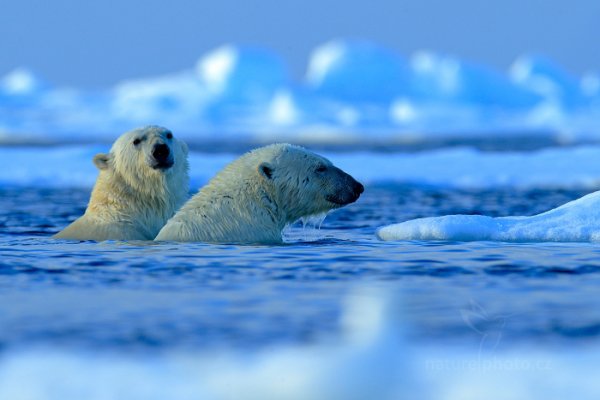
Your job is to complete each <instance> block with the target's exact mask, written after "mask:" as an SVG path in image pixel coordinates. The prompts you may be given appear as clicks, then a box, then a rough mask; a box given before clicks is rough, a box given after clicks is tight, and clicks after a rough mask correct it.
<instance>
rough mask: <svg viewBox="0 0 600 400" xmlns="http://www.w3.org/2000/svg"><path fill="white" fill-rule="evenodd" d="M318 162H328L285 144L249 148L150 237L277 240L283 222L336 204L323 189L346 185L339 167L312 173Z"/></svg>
mask: <svg viewBox="0 0 600 400" xmlns="http://www.w3.org/2000/svg"><path fill="white" fill-rule="evenodd" d="M319 165H326V166H328V167H332V164H331V162H330V161H329V160H327V159H325V158H323V157H321V156H319V155H317V154H314V153H311V152H309V151H307V150H305V149H303V148H301V147H297V146H292V145H289V144H274V145H270V146H266V147H261V148H259V149H256V150H253V151H251V152H249V153H247V154H245V155H243V156H242V157H240V158H238V159H237V160H235V161H233V162H232V163H231V164H229V165H227V166H226V167H225V168H224V169H223V170H222V171H221V172H219V173H218V174H217V175H216V176H215V177H214V178H213V179H212V180H211V181H210V182H209V183H208V185H206V186H205V187H203V188H202V189H201V190H200V191H199V192H198V193H197V194H196V195H195V196H194V197H192V198H191V199H190V200H189V201H188V202H187V203H186V204H185V205H184V206H183V207H182V209H181V210H179V211H178V212H177V214H175V216H174V217H173V218H171V220H169V222H168V223H167V224H166V225H165V227H164V228H163V229H162V230H161V231H160V233H159V234H158V236H157V237H156V240H172V241H201V242H209V243H265V244H266V243H281V242H282V235H281V233H282V230H283V228H284V227H285V226H286V225H288V224H290V223H293V222H295V221H297V220H298V219H299V218H300V217H303V216H307V215H313V214H319V213H323V212H325V211H328V210H331V209H333V208H338V207H340V205H337V204H334V203H332V202H330V201H328V200H327V199H326V198H325V197H326V195H328V194H335V193H337V192H339V191H343V190H349V189H348V188H346V187H343V185H344V183H347V181H344V178H343V176H342V175H341V174H342V172H341V171H339V170H337V171H335V170H333V169H330V170H329V171H328V172H326V173H317V172H316V171H315V169H316V167H317V166H319ZM264 168H268V169H267V170H265V169H264ZM265 171H270V172H271V176H270V177H269V176H268V175H267V174H265Z"/></svg>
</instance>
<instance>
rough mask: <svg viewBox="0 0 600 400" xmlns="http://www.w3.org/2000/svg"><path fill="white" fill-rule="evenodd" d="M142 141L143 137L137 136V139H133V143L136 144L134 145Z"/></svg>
mask: <svg viewBox="0 0 600 400" xmlns="http://www.w3.org/2000/svg"><path fill="white" fill-rule="evenodd" d="M141 142H142V139H139V138H136V139H135V140H134V141H133V145H134V146H137V145H138V144H140V143H141Z"/></svg>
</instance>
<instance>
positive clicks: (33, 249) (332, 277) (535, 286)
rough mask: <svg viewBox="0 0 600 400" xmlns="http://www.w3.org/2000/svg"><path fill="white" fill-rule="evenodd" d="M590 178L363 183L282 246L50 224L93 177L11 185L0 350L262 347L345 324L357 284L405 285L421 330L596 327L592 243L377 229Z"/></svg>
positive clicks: (4, 202)
mask: <svg viewBox="0 0 600 400" xmlns="http://www.w3.org/2000/svg"><path fill="white" fill-rule="evenodd" d="M585 193H587V191H583V190H552V189H544V190H541V189H536V190H521V191H518V190H514V189H502V190H487V191H466V190H451V189H439V188H438V189H436V188H424V187H414V186H401V185H389V186H374V187H367V190H366V192H365V194H364V195H363V197H362V198H361V199H360V200H359V201H358V202H357V203H356V204H353V205H351V206H349V207H346V208H344V209H341V210H338V211H336V212H334V213H332V214H330V215H329V216H328V217H327V219H326V220H325V222H324V223H323V226H322V228H321V230H318V231H315V230H311V229H308V230H303V229H302V228H301V227H299V226H297V227H295V228H294V229H292V230H291V231H290V233H289V238H290V240H291V241H292V242H291V243H288V244H286V245H283V246H231V245H207V244H201V243H192V244H190V243H186V244H178V243H160V244H157V243H152V242H116V241H108V242H102V243H95V242H71V241H56V240H52V239H50V238H49V237H50V235H52V234H53V233H55V232H57V231H58V230H60V229H61V228H63V227H64V226H66V225H67V224H68V223H69V222H70V221H72V220H73V219H74V218H76V217H77V216H79V215H81V214H82V212H83V211H84V209H85V206H86V202H87V199H88V196H89V190H81V189H72V190H67V189H61V190H57V189H48V190H47V189H39V188H14V189H2V190H0V294H1V302H0V349H13V348H22V347H28V346H33V345H42V346H50V347H60V348H62V347H67V348H84V349H85V348H91V349H111V350H118V351H120V350H128V351H136V350H142V351H144V350H148V349H172V348H184V349H185V348H192V347H193V348H214V347H217V348H220V347H223V348H242V349H251V348H262V347H265V346H272V345H276V344H294V343H311V342H316V341H318V340H320V339H322V338H332V337H333V338H335V337H336V336H337V335H338V334H339V332H340V329H341V328H340V323H339V316H340V314H341V312H342V309H343V299H344V298H345V296H346V295H347V294H348V293H351V292H353V291H356V290H360V289H365V288H370V289H371V290H376V291H381V292H388V293H392V294H393V295H394V296H397V297H398V298H401V299H402V303H403V306H402V316H401V319H402V320H403V321H404V322H405V324H406V326H407V327H408V329H407V331H408V335H409V336H410V337H412V338H413V339H414V340H417V341H421V342H427V341H431V340H435V341H436V343H440V342H441V343H443V342H444V341H448V342H452V343H454V342H459V343H460V342H468V341H472V340H475V339H478V338H479V337H480V335H481V331H485V330H486V329H487V330H488V331H489V330H492V331H493V330H494V329H497V328H495V326H498V324H500V325H501V329H502V335H503V337H504V338H505V339H504V340H503V344H511V343H533V342H535V343H536V344H539V343H543V342H548V343H559V344H573V343H585V342H586V341H589V340H593V339H597V338H598V336H600V300H598V287H600V286H599V285H600V247H598V246H597V245H593V244H577V243H575V244H573V243H570V244H503V243H487V242H474V243H447V242H446V243H442V242H429V243H425V242H400V243H389V242H380V241H378V240H377V239H376V238H375V237H374V231H375V229H376V228H377V227H379V226H381V225H385V224H389V223H394V222H400V221H404V220H407V219H411V218H417V217H424V216H433V215H443V214H453V213H469V214H473V213H481V214H487V215H494V216H501V215H530V214H534V213H538V212H541V211H544V210H547V209H550V208H553V207H555V206H557V205H559V204H562V203H565V202H567V201H569V200H572V199H575V198H578V197H580V196H582V195H583V194H585Z"/></svg>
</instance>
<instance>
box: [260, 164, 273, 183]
mask: <svg viewBox="0 0 600 400" xmlns="http://www.w3.org/2000/svg"><path fill="white" fill-rule="evenodd" d="M258 173H259V174H260V175H261V176H262V177H263V178H265V179H268V180H270V179H273V167H271V164H269V163H266V162H263V163H260V165H259V166H258Z"/></svg>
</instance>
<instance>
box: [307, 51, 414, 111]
mask: <svg viewBox="0 0 600 400" xmlns="http://www.w3.org/2000/svg"><path fill="white" fill-rule="evenodd" d="M407 74H408V70H407V67H406V65H405V64H404V62H403V60H402V59H401V58H400V56H398V55H396V54H394V53H392V52H390V51H388V50H386V49H384V48H381V47H379V46H376V45H374V44H372V43H368V42H361V41H356V42H352V41H342V40H335V41H331V42H328V43H325V44H324V45H322V46H320V47H317V48H316V49H315V50H314V51H313V53H312V55H311V57H310V61H309V65H308V72H307V75H306V81H307V83H308V85H309V86H310V87H312V88H313V89H314V90H315V91H316V92H317V93H318V94H320V95H323V96H326V97H330V98H334V99H337V100H342V101H349V102H359V103H369V102H376V103H377V102H390V101H392V100H393V99H394V98H395V97H398V96H400V95H402V94H405V93H406V90H407V88H408V81H407V79H408V75H407Z"/></svg>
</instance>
